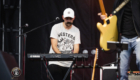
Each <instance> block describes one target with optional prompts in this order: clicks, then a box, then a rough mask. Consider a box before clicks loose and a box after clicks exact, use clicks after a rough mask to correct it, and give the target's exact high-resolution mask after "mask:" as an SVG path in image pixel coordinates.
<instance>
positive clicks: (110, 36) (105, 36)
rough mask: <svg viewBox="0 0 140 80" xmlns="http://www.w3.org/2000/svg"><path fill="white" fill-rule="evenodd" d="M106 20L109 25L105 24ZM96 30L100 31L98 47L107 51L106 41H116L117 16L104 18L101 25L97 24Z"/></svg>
mask: <svg viewBox="0 0 140 80" xmlns="http://www.w3.org/2000/svg"><path fill="white" fill-rule="evenodd" d="M107 20H109V21H110V23H109V24H107V22H106V21H107ZM97 28H98V29H99V31H100V47H101V48H103V49H104V50H105V51H108V50H109V49H108V48H107V41H118V29H117V16H116V15H113V16H110V17H108V18H106V19H105V20H104V24H103V25H102V24H101V23H99V22H98V23H97Z"/></svg>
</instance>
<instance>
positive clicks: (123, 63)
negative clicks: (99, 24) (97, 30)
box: [98, 0, 140, 80]
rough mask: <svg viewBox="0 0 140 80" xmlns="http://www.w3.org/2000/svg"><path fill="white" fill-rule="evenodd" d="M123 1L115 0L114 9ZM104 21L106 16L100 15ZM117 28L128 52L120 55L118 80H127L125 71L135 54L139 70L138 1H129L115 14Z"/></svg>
mask: <svg viewBox="0 0 140 80" xmlns="http://www.w3.org/2000/svg"><path fill="white" fill-rule="evenodd" d="M123 1H124V0H116V1H115V4H114V9H115V8H117V7H118V6H119V4H121V3H122V2H123ZM98 15H100V17H101V19H105V18H106V16H107V15H101V14H100V13H99V14H98ZM116 15H117V18H118V21H117V26H118V32H119V34H120V35H119V36H121V39H120V40H121V42H128V50H123V51H122V52H121V54H120V59H121V60H120V75H121V76H120V77H121V78H120V80H128V76H127V71H128V68H129V62H130V55H131V53H132V51H135V53H136V64H137V66H138V69H139V70H140V22H139V21H140V1H139V0H130V1H129V2H128V3H127V4H126V5H125V6H124V7H123V8H122V9H121V10H120V11H119V12H118V13H117V14H116Z"/></svg>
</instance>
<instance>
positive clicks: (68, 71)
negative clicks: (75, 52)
mask: <svg viewBox="0 0 140 80" xmlns="http://www.w3.org/2000/svg"><path fill="white" fill-rule="evenodd" d="M41 60H43V59H41ZM45 62H47V60H46V58H45V59H44V60H43V63H44V65H45V67H46V69H47V72H48V73H49V75H50V77H51V80H54V79H53V77H52V75H51V73H50V71H49V69H48V67H47V66H46V64H45ZM74 63H75V58H73V62H72V63H71V65H70V67H69V69H68V70H67V72H66V74H65V76H64V78H63V80H66V78H67V76H68V74H69V73H70V70H71V69H72V66H73V64H74Z"/></svg>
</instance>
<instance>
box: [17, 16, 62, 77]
mask: <svg viewBox="0 0 140 80" xmlns="http://www.w3.org/2000/svg"><path fill="white" fill-rule="evenodd" d="M58 20H59V17H56V19H55V20H53V21H51V22H49V23H46V24H44V25H41V26H38V27H36V28H33V29H31V30H29V31H27V32H25V33H23V30H22V34H21V35H18V36H17V37H21V36H22V37H23V45H22V48H23V49H22V50H23V51H22V52H23V58H22V59H23V64H22V65H23V75H25V53H26V39H27V34H28V33H30V32H32V31H35V30H37V29H39V28H41V27H43V26H46V25H49V24H51V23H53V22H56V21H58ZM20 28H21V27H20ZM19 65H20V66H21V63H20V64H19Z"/></svg>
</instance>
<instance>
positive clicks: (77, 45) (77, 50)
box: [73, 44, 79, 53]
mask: <svg viewBox="0 0 140 80" xmlns="http://www.w3.org/2000/svg"><path fill="white" fill-rule="evenodd" d="M73 53H79V44H74V51H73Z"/></svg>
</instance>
